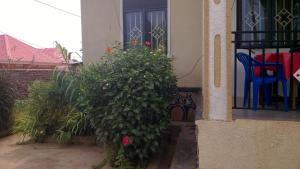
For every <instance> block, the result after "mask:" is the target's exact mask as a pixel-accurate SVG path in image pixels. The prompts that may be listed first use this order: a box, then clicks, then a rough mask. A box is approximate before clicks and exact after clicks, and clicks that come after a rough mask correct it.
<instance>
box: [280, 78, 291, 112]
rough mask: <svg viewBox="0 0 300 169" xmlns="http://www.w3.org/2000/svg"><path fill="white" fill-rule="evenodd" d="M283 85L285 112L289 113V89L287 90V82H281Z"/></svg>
mask: <svg viewBox="0 0 300 169" xmlns="http://www.w3.org/2000/svg"><path fill="white" fill-rule="evenodd" d="M281 83H282V91H283V96H284V110H285V111H288V110H289V108H288V97H287V88H286V80H281Z"/></svg>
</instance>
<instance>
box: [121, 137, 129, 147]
mask: <svg viewBox="0 0 300 169" xmlns="http://www.w3.org/2000/svg"><path fill="white" fill-rule="evenodd" d="M122 145H123V146H124V147H127V146H128V145H129V136H124V137H123V138H122Z"/></svg>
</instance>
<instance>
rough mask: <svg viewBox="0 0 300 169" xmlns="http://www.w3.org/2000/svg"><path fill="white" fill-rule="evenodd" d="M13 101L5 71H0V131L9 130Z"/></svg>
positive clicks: (11, 90) (12, 93)
mask: <svg viewBox="0 0 300 169" xmlns="http://www.w3.org/2000/svg"><path fill="white" fill-rule="evenodd" d="M14 101H15V99H14V92H13V89H12V87H11V84H10V83H9V79H8V76H7V74H6V72H0V132H3V131H7V130H9V127H10V122H11V116H12V112H13V105H14Z"/></svg>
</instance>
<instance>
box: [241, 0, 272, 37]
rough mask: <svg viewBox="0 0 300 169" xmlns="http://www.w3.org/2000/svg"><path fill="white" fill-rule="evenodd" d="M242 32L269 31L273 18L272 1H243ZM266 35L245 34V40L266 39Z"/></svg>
mask: <svg viewBox="0 0 300 169" xmlns="http://www.w3.org/2000/svg"><path fill="white" fill-rule="evenodd" d="M242 8H243V9H242V30H243V31H265V30H269V29H270V27H271V25H270V19H272V17H271V12H272V11H271V10H272V8H271V1H269V0H243V5H242ZM265 38H266V37H265V35H264V34H253V33H252V34H244V35H243V39H247V40H258V39H265Z"/></svg>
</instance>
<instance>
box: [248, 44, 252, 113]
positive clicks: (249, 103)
mask: <svg viewBox="0 0 300 169" xmlns="http://www.w3.org/2000/svg"><path fill="white" fill-rule="evenodd" d="M248 46H249V49H248V52H249V53H248V54H249V56H250V57H251V53H252V50H251V43H249V45H248ZM249 62H250V60H249ZM249 65H250V66H249V70H248V72H249V77H251V65H252V63H251V62H250V63H249ZM248 80H249V88H248V109H251V79H248Z"/></svg>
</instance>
